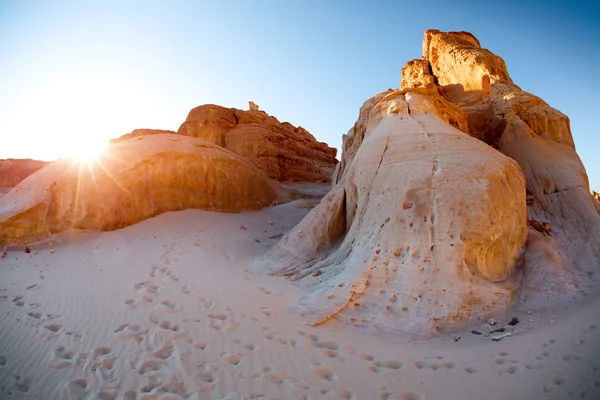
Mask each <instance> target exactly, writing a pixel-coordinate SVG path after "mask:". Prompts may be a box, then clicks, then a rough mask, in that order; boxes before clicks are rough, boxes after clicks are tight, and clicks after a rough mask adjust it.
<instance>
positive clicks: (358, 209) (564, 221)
mask: <svg viewBox="0 0 600 400" xmlns="http://www.w3.org/2000/svg"><path fill="white" fill-rule="evenodd" d="M467 134H468V135H470V136H471V137H469V136H467ZM477 139H480V140H477ZM486 143H487V144H486ZM494 148H496V149H499V150H500V152H499V151H497V150H495V149H494ZM342 150H343V151H342V157H341V162H340V163H339V164H338V166H337V169H336V172H335V175H334V185H335V186H334V187H333V189H332V191H331V192H330V193H329V194H328V195H327V196H326V197H325V198H324V199H323V201H322V202H321V204H319V206H317V207H316V208H315V209H314V210H312V211H311V213H309V214H308V216H307V217H306V218H305V219H304V220H303V221H302V222H301V223H300V224H299V225H298V226H297V227H296V228H294V229H293V230H292V231H290V232H289V233H288V234H287V235H286V236H284V237H283V239H282V240H281V242H280V243H279V244H277V245H276V246H275V247H274V248H273V249H272V250H271V251H270V253H268V254H267V255H266V256H265V257H263V258H262V259H261V260H260V262H261V263H262V265H264V266H265V267H266V268H267V270H268V271H270V272H271V273H273V274H276V275H283V276H287V277H288V278H290V279H294V280H297V281H298V282H299V284H300V285H301V286H302V287H303V288H304V289H305V291H306V296H305V297H304V298H303V299H302V300H301V301H300V302H299V304H298V306H297V309H298V312H299V313H300V315H301V316H302V317H303V318H304V319H305V320H306V321H308V322H309V323H312V324H320V323H324V322H326V321H327V320H329V319H331V318H334V317H335V319H336V320H337V321H339V322H341V323H343V324H345V325H347V326H354V327H357V328H360V329H363V330H365V331H367V332H373V333H391V334H394V335H397V334H403V333H407V334H410V335H429V334H431V333H432V332H436V331H439V330H442V331H445V330H448V331H451V330H455V329H457V328H459V327H460V326H462V325H464V324H465V323H467V322H468V321H469V320H470V319H472V318H473V317H475V316H480V317H485V316H487V315H494V314H497V315H499V316H500V315H501V314H502V313H504V312H506V311H507V310H508V309H509V307H510V306H514V307H516V308H527V309H530V308H534V307H547V306H552V307H554V306H556V304H557V303H558V302H563V303H564V302H570V301H573V299H577V298H579V297H581V296H582V295H583V294H585V293H586V292H589V290H590V287H591V286H594V285H595V284H597V281H598V276H600V213H599V210H600V206H599V204H598V202H596V201H594V200H593V197H592V196H591V195H590V191H589V185H588V180H587V176H586V174H585V170H584V168H583V165H582V164H581V161H580V160H579V157H578V156H577V154H576V153H575V149H574V144H573V139H572V135H571V131H570V126H569V120H568V118H567V117H566V116H565V115H563V114H562V113H560V112H559V111H557V110H555V109H553V108H551V107H550V106H549V105H548V104H546V103H545V102H544V101H543V100H542V99H540V98H538V97H536V96H534V95H532V94H530V93H527V92H524V91H522V90H521V89H520V88H519V87H518V86H516V85H515V84H514V83H513V82H512V80H511V78H510V76H509V74H508V71H507V68H506V65H505V63H504V61H503V60H502V59H501V58H500V57H498V56H496V55H495V54H493V53H492V52H490V51H489V50H486V49H483V48H481V45H480V43H479V41H478V40H477V39H476V38H475V37H474V36H473V35H471V34H470V33H466V32H448V33H445V32H440V31H436V30H428V31H426V32H425V40H424V43H423V56H422V58H421V59H420V60H412V61H409V62H408V63H407V64H406V66H405V67H404V69H403V70H402V90H389V91H387V92H384V93H380V94H378V95H375V96H373V97H372V98H371V99H369V100H367V101H366V102H365V104H363V106H362V108H361V110H360V115H359V118H358V121H357V122H356V124H355V125H354V127H353V128H352V129H351V130H350V131H349V132H348V134H347V135H344V136H343V148H342ZM502 153H504V155H506V156H508V157H510V158H508V157H505V156H503V154H502ZM525 187H526V190H527V191H525Z"/></svg>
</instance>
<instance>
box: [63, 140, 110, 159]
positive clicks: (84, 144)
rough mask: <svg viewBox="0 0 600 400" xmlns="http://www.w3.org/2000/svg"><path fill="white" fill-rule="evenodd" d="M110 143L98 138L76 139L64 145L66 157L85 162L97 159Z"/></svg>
mask: <svg viewBox="0 0 600 400" xmlns="http://www.w3.org/2000/svg"><path fill="white" fill-rule="evenodd" d="M107 147H108V143H106V142H103V141H98V140H88V141H75V142H71V143H68V144H67V145H65V146H63V149H62V150H63V152H64V157H66V158H71V159H74V160H77V161H79V162H80V163H83V162H87V163H89V162H91V161H94V160H96V159H97V158H98V157H100V155H101V154H102V153H103V152H104V151H105V150H106V148H107Z"/></svg>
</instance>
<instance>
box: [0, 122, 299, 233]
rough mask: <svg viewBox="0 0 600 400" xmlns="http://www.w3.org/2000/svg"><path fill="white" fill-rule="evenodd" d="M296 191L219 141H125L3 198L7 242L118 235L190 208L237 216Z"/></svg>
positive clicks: (163, 137) (58, 165)
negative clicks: (82, 233)
mask: <svg viewBox="0 0 600 400" xmlns="http://www.w3.org/2000/svg"><path fill="white" fill-rule="evenodd" d="M289 199H290V193H289V191H288V190H287V189H284V188H283V187H282V186H281V185H279V183H277V182H275V181H273V180H272V179H270V178H269V177H268V176H266V175H265V174H264V173H263V172H262V171H260V170H258V169H257V168H256V167H254V166H253V165H252V164H250V163H249V162H247V161H246V160H245V159H243V158H241V157H240V156H238V155H236V154H234V153H232V152H230V151H228V150H225V149H223V148H221V147H219V146H216V145H214V144H212V143H208V142H205V141H202V140H199V139H196V138H192V137H185V136H180V135H169V134H156V135H147V136H143V137H138V138H131V139H128V140H123V141H121V142H119V143H117V144H115V145H113V146H110V147H109V148H108V149H107V150H106V151H105V152H104V153H103V154H101V155H100V156H99V157H98V158H97V159H96V161H91V162H90V163H89V164H87V163H79V162H77V161H73V160H71V159H62V160H59V161H57V162H55V163H54V164H52V165H50V166H48V167H47V168H45V169H43V170H41V171H39V172H38V173H36V174H33V175H31V176H30V177H28V178H27V179H26V180H24V181H23V182H21V183H20V184H19V185H17V186H16V187H15V188H14V189H13V190H11V191H10V192H9V193H8V194H6V195H5V196H4V197H2V198H0V244H2V243H29V242H32V241H35V240H40V239H44V238H47V237H48V236H49V235H51V234H54V233H60V232H63V231H67V230H71V229H81V230H92V231H106V230H113V229H118V228H121V227H125V226H128V225H132V224H134V223H136V222H139V221H142V220H144V219H146V218H150V217H152V216H155V215H157V214H160V213H163V212H166V211H177V210H183V209H186V208H199V209H204V210H213V211H224V212H238V211H246V210H258V209H260V208H263V207H267V206H270V205H273V204H277V203H278V202H284V201H288V200H289Z"/></svg>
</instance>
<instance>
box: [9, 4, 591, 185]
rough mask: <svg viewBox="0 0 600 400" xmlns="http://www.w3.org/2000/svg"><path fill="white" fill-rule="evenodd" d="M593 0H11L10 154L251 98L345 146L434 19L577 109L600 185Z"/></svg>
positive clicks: (43, 152)
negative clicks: (365, 106) (345, 137)
mask: <svg viewBox="0 0 600 400" xmlns="http://www.w3.org/2000/svg"><path fill="white" fill-rule="evenodd" d="M597 3H599V2H598V1H592V0H590V1H579V0H571V1H568V2H557V1H526V0H523V1H454V2H451V1H439V2H438V1H434V0H429V1H399V0H398V1H392V0H387V1H383V0H381V1H375V0H373V1H353V0H346V1H323V0H321V1H310V0H302V1H292V0H289V1H284V0H282V1H276V0H267V1H262V0H253V1H239V2H234V1H200V0H197V1H177V0H169V1H166V0H165V1H151V0H147V1H111V0H106V1H74V0H72V1H29V0H16V1H7V0H0V158H8V157H13V158H23V157H29V158H37V159H44V160H51V159H55V158H58V157H60V156H63V155H68V154H72V153H73V152H76V151H77V150H76V148H77V146H80V145H89V144H93V143H96V142H105V141H106V140H107V139H108V138H111V137H117V136H119V135H121V134H124V133H127V132H130V131H131V130H132V129H134V128H157V129H172V130H177V128H178V127H179V125H180V124H181V123H182V122H183V121H184V120H185V118H186V116H187V113H188V111H189V110H190V109H192V108H193V107H195V106H197V105H200V104H205V103H214V104H219V105H223V106H227V107H236V108H241V109H247V107H248V101H249V100H252V101H254V102H255V103H257V104H258V105H259V106H260V107H261V109H263V110H265V111H266V112H268V113H269V114H272V115H274V116H276V117H277V118H278V119H279V120H280V121H289V122H291V123H292V124H294V125H301V126H303V127H305V128H306V129H308V130H309V131H310V132H311V133H313V135H315V136H316V138H317V139H318V140H321V141H325V142H327V143H329V144H330V145H332V146H335V147H338V148H339V147H340V145H341V136H342V134H344V133H346V132H347V131H348V129H349V128H350V127H351V126H352V125H353V123H354V122H355V120H356V118H357V116H358V110H359V107H360V106H361V105H362V103H363V102H364V101H365V100H366V99H368V98H369V97H371V96H372V95H373V94H375V93H378V92H381V91H383V90H386V89H388V88H397V87H398V86H399V82H400V71H401V69H402V67H403V66H404V64H405V63H406V61H408V60H410V59H413V58H419V57H420V56H421V44H422V40H423V32H424V31H425V30H426V29H428V28H434V29H440V30H444V31H448V30H465V31H469V32H471V33H473V34H474V35H475V36H477V37H478V38H479V40H480V41H481V43H482V46H483V47H485V48H488V49H490V50H491V51H493V52H494V53H496V54H498V55H500V56H501V57H503V58H504V60H505V61H506V64H507V66H508V69H509V73H510V75H511V77H512V78H513V80H514V81H515V83H517V84H518V85H519V86H520V87H521V88H522V89H524V90H527V91H529V92H531V93H533V94H536V95H538V96H540V97H542V98H543V99H544V100H546V101H547V102H548V103H549V104H550V105H551V106H553V107H555V108H557V109H559V110H561V111H562V112H564V113H565V114H567V115H568V116H569V117H570V118H571V127H572V131H573V136H574V138H575V144H576V146H577V151H578V153H579V155H580V157H581V158H582V160H583V162H584V164H585V166H586V168H587V171H588V175H589V177H590V181H591V186H592V188H593V189H595V190H596V191H600V156H599V154H598V153H600V145H599V144H600V129H599V124H598V118H599V114H600V101H599V100H598V94H599V93H600V84H599V81H600V78H598V73H597V71H598V69H599V67H600V11H599V9H600V6H599V5H597Z"/></svg>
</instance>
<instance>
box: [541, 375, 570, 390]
mask: <svg viewBox="0 0 600 400" xmlns="http://www.w3.org/2000/svg"><path fill="white" fill-rule="evenodd" d="M564 384H565V380H564V379H563V378H561V377H554V378H552V379H550V381H548V383H546V384H544V385H543V386H542V393H546V394H548V393H552V392H554V391H555V390H556V389H557V388H558V387H560V386H562V385H564Z"/></svg>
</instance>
